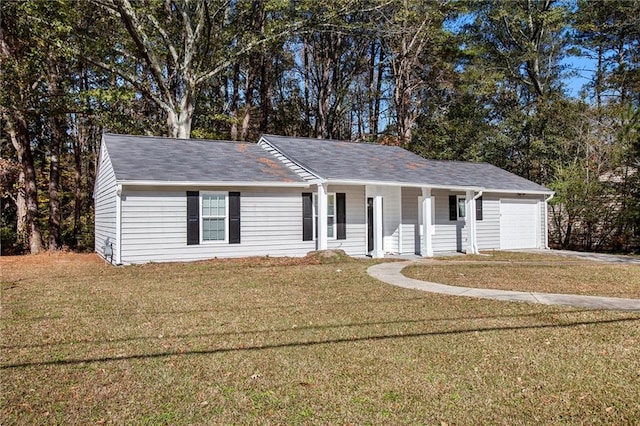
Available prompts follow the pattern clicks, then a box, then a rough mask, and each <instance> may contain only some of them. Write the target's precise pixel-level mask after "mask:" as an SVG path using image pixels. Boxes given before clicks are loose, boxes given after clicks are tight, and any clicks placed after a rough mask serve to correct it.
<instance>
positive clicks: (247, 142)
mask: <svg viewBox="0 0 640 426" xmlns="http://www.w3.org/2000/svg"><path fill="white" fill-rule="evenodd" d="M103 136H117V137H124V138H144V139H159V140H163V141H180V142H220V143H229V144H244V145H256V142H250V141H232V140H228V139H204V138H189V139H181V138H173V137H170V136H155V135H128V134H122V133H109V132H105V133H103Z"/></svg>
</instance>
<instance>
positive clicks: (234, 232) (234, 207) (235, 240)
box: [229, 192, 240, 244]
mask: <svg viewBox="0 0 640 426" xmlns="http://www.w3.org/2000/svg"><path fill="white" fill-rule="evenodd" d="M229 244H240V193H239V192H230V193H229Z"/></svg>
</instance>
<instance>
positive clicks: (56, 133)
mask: <svg viewBox="0 0 640 426" xmlns="http://www.w3.org/2000/svg"><path fill="white" fill-rule="evenodd" d="M57 67H58V64H56V63H55V62H53V61H52V60H50V61H49V66H48V76H47V78H48V80H49V89H48V91H49V96H50V97H51V98H52V99H54V100H58V99H60V97H61V90H60V86H59V73H58V69H57ZM50 114H51V117H50V119H49V124H50V126H51V141H50V143H49V250H59V249H60V248H61V247H62V242H61V236H62V234H61V230H60V222H61V214H60V147H61V145H62V140H63V139H64V138H65V137H66V134H67V131H66V127H67V126H66V122H65V118H64V116H61V115H60V111H58V108H55V109H54V110H53V111H50Z"/></svg>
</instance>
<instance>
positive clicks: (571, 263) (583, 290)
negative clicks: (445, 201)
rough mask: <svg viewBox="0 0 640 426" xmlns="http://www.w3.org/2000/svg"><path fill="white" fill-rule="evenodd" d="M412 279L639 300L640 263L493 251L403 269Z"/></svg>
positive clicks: (477, 286)
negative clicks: (616, 262) (632, 263)
mask: <svg viewBox="0 0 640 426" xmlns="http://www.w3.org/2000/svg"><path fill="white" fill-rule="evenodd" d="M402 273H403V274H404V275H406V276H408V277H411V278H416V279H419V280H424V281H431V282H436V283H442V284H449V285H455V286H460V287H474V288H495V289H499V290H516V291H532V292H542V293H563V294H582V295H590V296H608V297H623V298H631V299H640V266H638V265H631V264H611V263H604V262H595V261H590V260H582V259H578V258H571V257H563V256H558V255H553V254H546V255H544V254H530V253H520V252H488V254H485V255H479V256H456V257H449V258H446V259H439V260H437V261H433V262H430V263H428V264H427V263H425V264H422V265H412V266H409V267H407V268H405V269H403V271H402Z"/></svg>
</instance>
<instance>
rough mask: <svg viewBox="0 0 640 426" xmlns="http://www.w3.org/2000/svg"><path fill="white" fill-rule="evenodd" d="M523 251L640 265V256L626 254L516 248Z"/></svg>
mask: <svg viewBox="0 0 640 426" xmlns="http://www.w3.org/2000/svg"><path fill="white" fill-rule="evenodd" d="M514 251H523V252H526V253H536V254H555V255H557V256H565V257H577V258H578V259H584V260H594V261H596V262H606V263H627V264H630V265H640V257H638V256H625V255H622V254H607V253H588V252H583V251H571V250H544V249H539V250H514Z"/></svg>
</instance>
